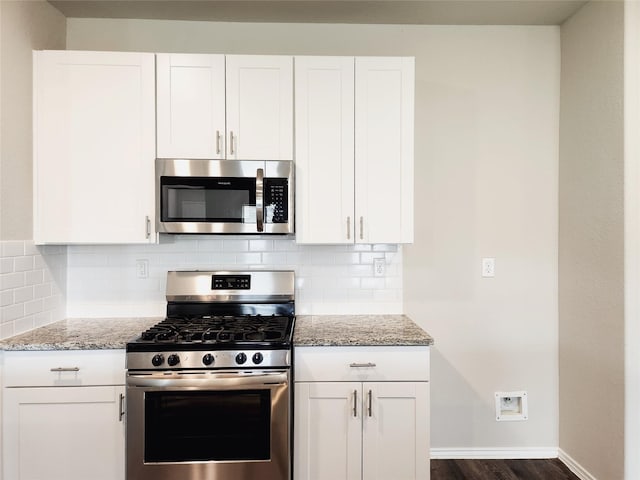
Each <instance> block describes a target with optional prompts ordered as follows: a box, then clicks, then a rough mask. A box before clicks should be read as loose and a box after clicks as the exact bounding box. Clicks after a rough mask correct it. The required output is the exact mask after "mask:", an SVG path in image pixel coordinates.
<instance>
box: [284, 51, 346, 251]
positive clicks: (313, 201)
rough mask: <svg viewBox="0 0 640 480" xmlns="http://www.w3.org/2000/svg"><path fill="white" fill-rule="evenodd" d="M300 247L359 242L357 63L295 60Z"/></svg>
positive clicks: (341, 59) (333, 59)
mask: <svg viewBox="0 0 640 480" xmlns="http://www.w3.org/2000/svg"><path fill="white" fill-rule="evenodd" d="M295 78H296V84H295V99H296V100H295V118H296V128H295V130H296V193H297V195H296V241H297V242H298V243H323V244H331V243H348V242H353V241H354V157H353V145H354V143H353V142H354V130H353V119H354V110H353V109H354V91H353V87H354V85H353V82H354V59H353V57H296V58H295Z"/></svg>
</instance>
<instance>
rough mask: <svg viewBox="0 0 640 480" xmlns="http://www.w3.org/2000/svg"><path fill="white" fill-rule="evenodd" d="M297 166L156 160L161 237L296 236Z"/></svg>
mask: <svg viewBox="0 0 640 480" xmlns="http://www.w3.org/2000/svg"><path fill="white" fill-rule="evenodd" d="M293 185H294V183H293V162H291V161H275V160H274V161H271V160H267V161H254V160H189V159H174V158H157V159H156V212H157V214H156V215H157V217H156V218H157V221H156V228H157V231H158V232H160V233H204V234H207V233H209V234H211V233H228V234H284V235H286V234H292V233H294V226H293V219H294V193H293Z"/></svg>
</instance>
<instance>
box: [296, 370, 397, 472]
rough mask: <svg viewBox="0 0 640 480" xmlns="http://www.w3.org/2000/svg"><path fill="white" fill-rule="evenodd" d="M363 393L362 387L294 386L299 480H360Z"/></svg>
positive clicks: (297, 384) (327, 383) (323, 383)
mask: <svg viewBox="0 0 640 480" xmlns="http://www.w3.org/2000/svg"><path fill="white" fill-rule="evenodd" d="M361 392H362V385H361V384H360V383H347V382H318V383H306V382H300V383H296V384H295V420H294V424H295V428H294V432H293V434H294V467H293V469H294V473H293V477H294V478H295V479H296V480H361V475H362V466H361V447H362V403H361V398H362V394H361ZM389 478H393V477H389Z"/></svg>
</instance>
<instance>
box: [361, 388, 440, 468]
mask: <svg viewBox="0 0 640 480" xmlns="http://www.w3.org/2000/svg"><path fill="white" fill-rule="evenodd" d="M363 397H364V402H365V406H364V408H363V410H364V414H363V418H364V420H363V441H362V443H363V447H362V451H363V453H362V457H363V460H362V464H363V467H362V468H363V478H364V479H366V480H388V479H390V478H393V479H394V480H428V479H429V475H430V472H429V383H428V382H385V383H364V384H363Z"/></svg>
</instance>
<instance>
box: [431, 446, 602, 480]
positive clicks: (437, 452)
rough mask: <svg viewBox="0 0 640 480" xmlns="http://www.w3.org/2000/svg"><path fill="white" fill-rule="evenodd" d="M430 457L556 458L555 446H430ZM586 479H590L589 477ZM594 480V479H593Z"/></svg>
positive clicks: (556, 450)
mask: <svg viewBox="0 0 640 480" xmlns="http://www.w3.org/2000/svg"><path fill="white" fill-rule="evenodd" d="M431 458H432V459H434V460H438V459H442V460H444V459H447V460H449V459H456V458H469V459H484V458H486V459H502V458H509V459H517V458H519V459H524V458H558V448H557V447H533V448H432V449H431ZM588 480H592V479H591V478H589V479H588ZM593 480H595V479H593Z"/></svg>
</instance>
